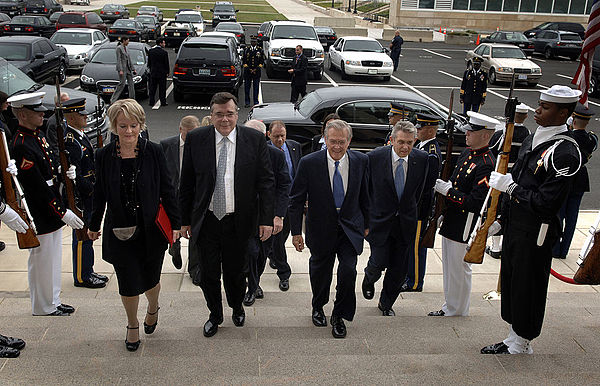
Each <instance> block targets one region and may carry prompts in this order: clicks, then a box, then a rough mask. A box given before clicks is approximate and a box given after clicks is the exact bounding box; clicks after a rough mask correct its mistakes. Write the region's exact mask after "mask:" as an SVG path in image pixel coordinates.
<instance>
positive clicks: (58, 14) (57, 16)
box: [48, 11, 64, 25]
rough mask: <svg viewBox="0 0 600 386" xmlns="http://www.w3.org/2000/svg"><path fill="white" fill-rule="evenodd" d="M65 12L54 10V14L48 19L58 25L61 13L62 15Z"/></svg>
mask: <svg viewBox="0 0 600 386" xmlns="http://www.w3.org/2000/svg"><path fill="white" fill-rule="evenodd" d="M63 13H64V12H60V11H59V12H54V13H53V14H52V15H50V17H49V18H48V20H50V23H52V24H54V25H56V23H57V22H58V18H59V17H60V15H62V14H63Z"/></svg>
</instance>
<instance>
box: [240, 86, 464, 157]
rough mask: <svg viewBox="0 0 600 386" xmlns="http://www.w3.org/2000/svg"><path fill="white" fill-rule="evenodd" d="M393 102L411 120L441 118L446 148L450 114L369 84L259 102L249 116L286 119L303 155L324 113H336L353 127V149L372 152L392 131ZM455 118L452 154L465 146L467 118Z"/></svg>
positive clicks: (419, 99)
mask: <svg viewBox="0 0 600 386" xmlns="http://www.w3.org/2000/svg"><path fill="white" fill-rule="evenodd" d="M391 102H396V103H400V104H402V105H404V106H406V109H407V111H410V112H409V117H408V119H409V120H410V121H412V122H413V123H415V122H416V116H415V114H416V113H427V114H429V115H433V116H436V117H438V118H439V119H440V120H441V121H442V124H441V125H440V128H439V130H438V135H437V139H438V141H439V142H440V145H441V146H442V149H443V151H445V148H446V143H447V139H448V137H447V135H446V133H445V126H446V122H447V118H448V113H447V112H445V111H443V110H441V109H440V108H439V107H438V106H437V105H435V104H433V103H431V102H430V101H429V100H427V99H425V98H423V97H421V96H419V95H417V94H416V93H414V92H412V91H409V90H401V89H393V88H389V87H368V86H341V87H324V88H319V89H317V90H314V91H312V92H309V93H308V94H307V95H306V96H305V97H304V98H303V99H302V100H301V101H300V103H298V104H297V105H294V104H293V103H291V102H276V103H264V104H259V105H256V106H254V107H253V108H252V109H251V110H250V112H249V114H248V119H258V120H260V121H262V122H263V123H264V124H266V125H267V126H268V125H269V124H270V123H271V122H273V121H275V120H281V121H283V122H284V123H285V126H286V129H287V137H288V138H289V139H293V140H295V141H298V142H300V144H301V145H302V150H303V154H307V153H310V151H311V140H312V138H313V137H314V136H315V135H317V134H320V133H321V126H322V124H323V119H324V118H325V116H327V115H328V114H330V113H337V114H338V115H339V116H340V117H341V119H343V120H345V121H346V122H348V123H349V124H350V125H351V126H352V128H353V136H352V142H351V143H350V148H352V149H355V150H361V151H369V150H372V149H374V148H376V147H378V146H382V145H384V144H385V139H386V136H387V135H388V133H389V132H390V130H391V128H390V125H389V123H388V112H389V111H390V103H391ZM409 109H410V110H409ZM453 117H454V119H455V122H456V124H455V128H456V129H457V130H456V135H455V137H454V147H453V152H452V153H453V154H460V152H461V151H462V150H463V149H464V146H465V140H464V129H463V126H464V125H465V124H466V123H467V121H466V119H465V118H464V117H462V116H460V115H458V114H456V113H454V114H453Z"/></svg>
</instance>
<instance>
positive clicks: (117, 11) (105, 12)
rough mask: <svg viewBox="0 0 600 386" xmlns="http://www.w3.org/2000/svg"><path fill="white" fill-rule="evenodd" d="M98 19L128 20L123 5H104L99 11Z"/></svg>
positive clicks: (127, 13) (127, 14)
mask: <svg viewBox="0 0 600 386" xmlns="http://www.w3.org/2000/svg"><path fill="white" fill-rule="evenodd" d="M100 17H101V18H102V20H104V21H115V20H119V19H129V10H128V9H127V8H125V6H124V5H123V4H104V6H103V7H102V9H101V10H100Z"/></svg>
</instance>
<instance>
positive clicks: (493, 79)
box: [488, 68, 496, 84]
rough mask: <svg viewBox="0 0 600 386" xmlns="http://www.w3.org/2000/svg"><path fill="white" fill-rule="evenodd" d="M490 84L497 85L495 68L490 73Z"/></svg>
mask: <svg viewBox="0 0 600 386" xmlns="http://www.w3.org/2000/svg"><path fill="white" fill-rule="evenodd" d="M488 82H489V83H490V84H496V71H495V70H494V68H490V73H489V75H488Z"/></svg>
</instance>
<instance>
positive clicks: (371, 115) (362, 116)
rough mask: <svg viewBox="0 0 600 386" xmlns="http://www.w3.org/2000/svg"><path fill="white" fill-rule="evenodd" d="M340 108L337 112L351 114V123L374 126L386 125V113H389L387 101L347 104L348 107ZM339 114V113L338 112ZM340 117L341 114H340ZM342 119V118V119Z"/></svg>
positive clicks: (387, 121) (387, 122)
mask: <svg viewBox="0 0 600 386" xmlns="http://www.w3.org/2000/svg"><path fill="white" fill-rule="evenodd" d="M346 106H348V108H346ZM346 106H343V107H342V108H340V110H339V111H342V109H343V110H344V113H348V114H350V113H353V114H354V115H353V118H354V119H353V120H352V121H349V122H351V123H363V124H365V123H367V124H376V125H388V124H389V120H388V112H389V111H390V103H389V102H387V101H385V102H384V101H378V102H373V101H364V102H356V103H349V104H348V105H346ZM338 114H340V112H338ZM340 117H341V114H340ZM342 119H344V118H342Z"/></svg>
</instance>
